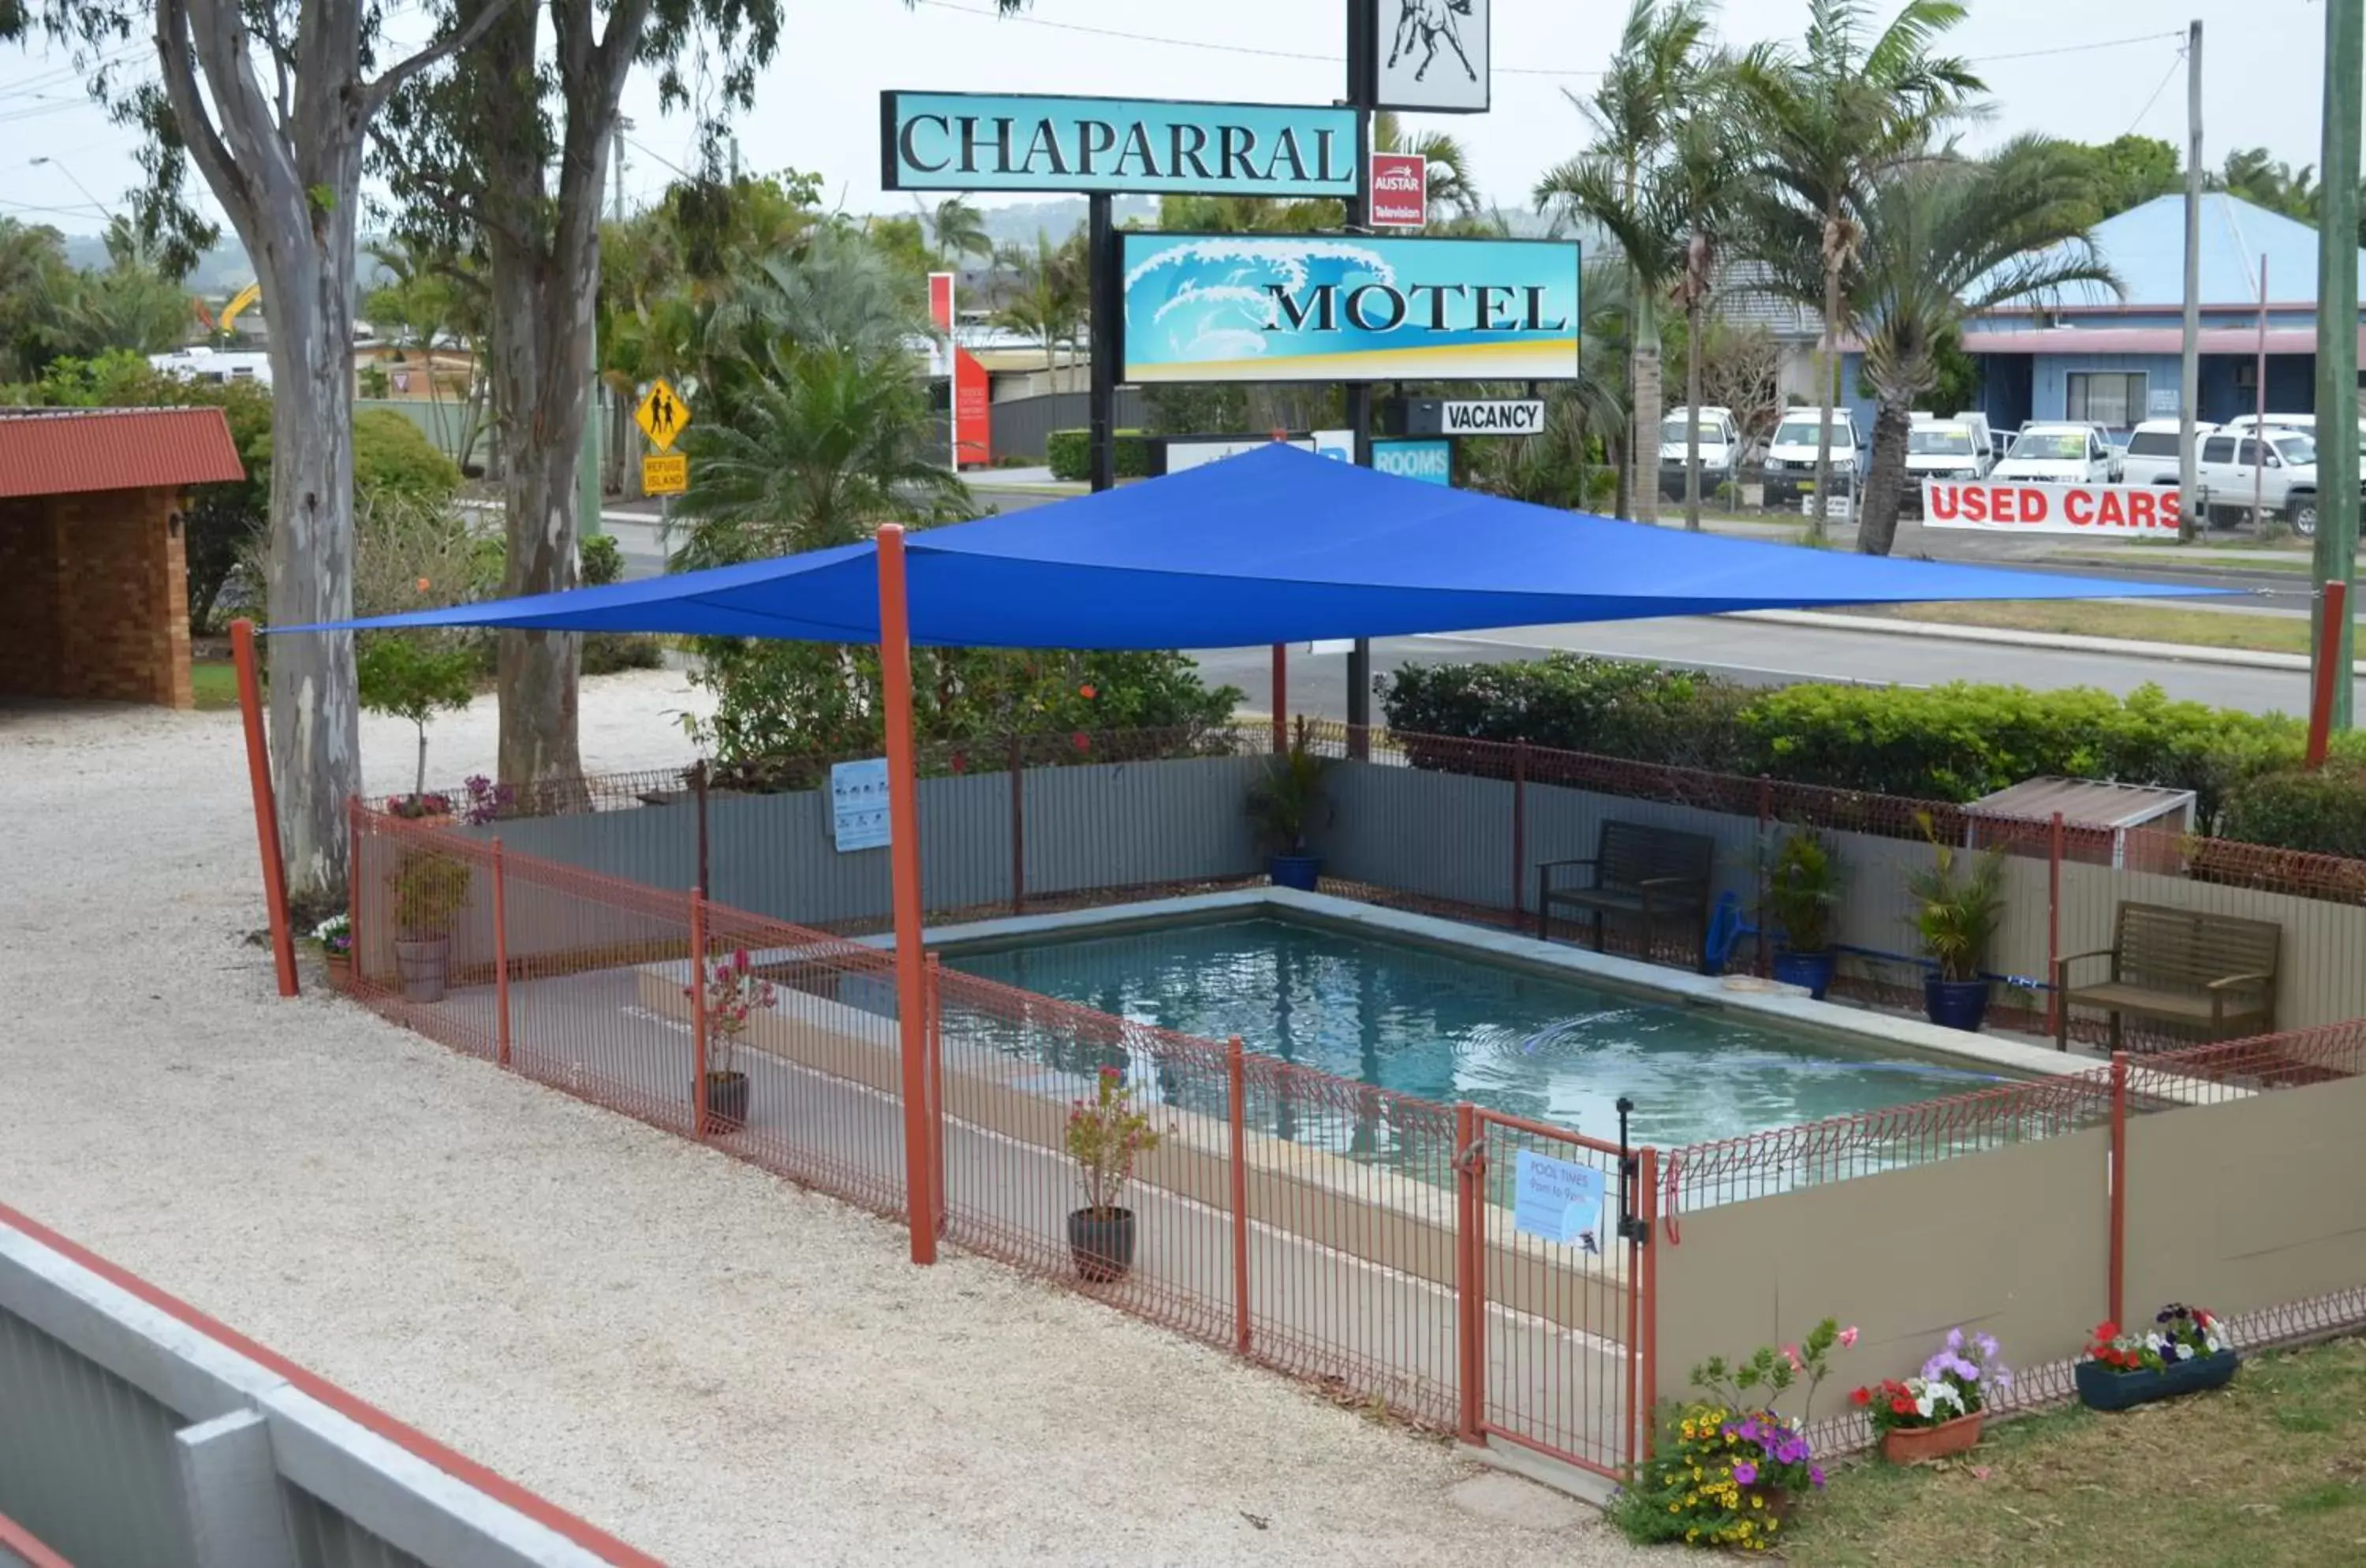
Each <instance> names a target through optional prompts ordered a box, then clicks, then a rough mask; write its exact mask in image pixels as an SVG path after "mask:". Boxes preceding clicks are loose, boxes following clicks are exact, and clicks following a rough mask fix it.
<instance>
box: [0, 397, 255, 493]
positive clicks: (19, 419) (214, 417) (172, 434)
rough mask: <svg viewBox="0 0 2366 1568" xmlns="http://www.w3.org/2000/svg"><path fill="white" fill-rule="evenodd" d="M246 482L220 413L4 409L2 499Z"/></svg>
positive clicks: (0, 423) (0, 419)
mask: <svg viewBox="0 0 2366 1568" xmlns="http://www.w3.org/2000/svg"><path fill="white" fill-rule="evenodd" d="M245 477H246V470H245V468H242V467H241V466H240V464H239V460H238V445H237V443H235V442H233V441H232V440H231V434H230V422H229V421H228V420H227V419H225V418H223V417H222V411H221V410H220V409H207V408H198V409H0V496H18V495H72V494H74V493H75V492H77V491H93V490H148V489H153V488H159V487H163V486H167V485H195V484H211V483H214V482H216V481H218V480H223V479H244V478H245Z"/></svg>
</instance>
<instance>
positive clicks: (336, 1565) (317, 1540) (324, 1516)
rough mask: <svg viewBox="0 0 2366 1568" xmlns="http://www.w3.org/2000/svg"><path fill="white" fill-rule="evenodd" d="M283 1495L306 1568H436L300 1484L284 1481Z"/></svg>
mask: <svg viewBox="0 0 2366 1568" xmlns="http://www.w3.org/2000/svg"><path fill="white" fill-rule="evenodd" d="M279 1496H280V1502H281V1505H282V1506H284V1507H285V1508H286V1509H287V1528H288V1533H289V1534H290V1535H291V1536H293V1537H294V1538H295V1542H296V1561H297V1562H300V1563H302V1564H303V1568H434V1564H432V1563H430V1562H427V1561H426V1560H425V1559H424V1558H419V1557H413V1556H412V1555H411V1553H410V1552H408V1551H403V1550H402V1549H401V1548H400V1547H398V1546H396V1545H394V1544H393V1543H392V1542H391V1541H389V1540H386V1539H385V1538H383V1537H381V1536H376V1535H372V1534H371V1533H370V1532H369V1531H368V1530H366V1529H363V1528H362V1527H361V1526H359V1525H357V1524H355V1522H354V1521H353V1520H352V1519H350V1518H348V1517H346V1516H344V1514H341V1513H339V1512H338V1511H337V1510H336V1509H334V1508H332V1507H331V1506H329V1505H328V1504H326V1503H323V1502H322V1501H321V1499H319V1498H318V1497H315V1496H313V1495H311V1494H310V1492H307V1491H305V1490H304V1489H303V1488H302V1487H300V1486H296V1485H292V1484H290V1483H287V1482H286V1481H282V1482H281V1483H279Z"/></svg>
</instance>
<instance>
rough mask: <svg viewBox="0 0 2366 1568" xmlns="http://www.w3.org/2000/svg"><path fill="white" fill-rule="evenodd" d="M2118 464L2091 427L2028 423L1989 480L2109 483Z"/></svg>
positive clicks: (2094, 427) (2114, 476)
mask: <svg viewBox="0 0 2366 1568" xmlns="http://www.w3.org/2000/svg"><path fill="white" fill-rule="evenodd" d="M2117 466H2118V465H2117V461H2116V459H2114V458H2113V456H2112V448H2111V446H2110V445H2109V444H2108V443H2106V442H2105V441H2104V439H2103V436H2102V433H2101V431H2100V430H2099V429H2097V427H2096V426H2094V425H2091V424H2029V425H2024V426H2023V427H2022V432H2021V434H2019V435H2017V436H2015V437H2014V438H2013V443H2012V449H2011V451H2009V452H2007V453H2006V454H2005V455H2004V461H2003V462H2001V463H1999V464H1998V465H1997V466H1996V469H1995V471H1994V472H1993V473H1991V474H1990V475H1989V478H1991V479H2031V480H2034V481H2036V482H2038V483H2052V484H2109V483H2110V482H2111V481H2112V480H2113V479H2117V478H2118V477H2119V475H2118V473H2117V471H2116V469H2117Z"/></svg>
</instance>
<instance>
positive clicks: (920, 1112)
mask: <svg viewBox="0 0 2366 1568" xmlns="http://www.w3.org/2000/svg"><path fill="white" fill-rule="evenodd" d="M879 684H880V689H881V694H882V698H883V701H884V705H885V708H886V719H887V867H888V875H889V879H890V886H891V889H892V891H893V893H894V895H895V903H896V1037H897V1043H898V1045H899V1046H900V1055H901V1066H902V1069H903V1071H902V1075H901V1079H900V1082H901V1087H902V1090H903V1096H904V1211H905V1217H906V1219H907V1221H908V1223H909V1224H910V1225H911V1232H912V1261H913V1262H915V1263H934V1262H935V1261H936V1260H937V1226H936V1216H935V1215H934V1214H933V1213H930V1208H931V1203H930V1195H931V1193H932V1192H933V1191H934V1183H933V1180H932V1176H933V1167H932V1165H931V1162H930V1159H929V1151H930V1150H931V1149H932V1148H933V1147H934V1146H935V1145H934V1141H933V1140H932V1139H931V1138H930V1136H929V1003H928V998H929V972H928V960H927V958H926V955H925V954H924V953H922V951H921V947H920V943H921V931H922V926H921V921H920V807H919V801H918V798H917V797H916V794H915V792H916V791H917V790H918V782H917V774H916V772H915V769H914V768H913V765H912V626H911V615H910V606H909V604H908V603H907V598H906V594H905V579H904V530H903V529H902V528H900V527H898V526H897V525H895V524H893V523H890V524H887V525H884V526H883V527H881V528H880V530H879Z"/></svg>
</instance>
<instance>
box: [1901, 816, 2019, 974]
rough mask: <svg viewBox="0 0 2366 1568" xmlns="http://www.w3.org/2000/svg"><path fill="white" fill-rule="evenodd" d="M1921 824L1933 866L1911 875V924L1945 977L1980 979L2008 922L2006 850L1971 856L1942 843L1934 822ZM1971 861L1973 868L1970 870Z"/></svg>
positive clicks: (1927, 820) (1908, 879) (1908, 886)
mask: <svg viewBox="0 0 2366 1568" xmlns="http://www.w3.org/2000/svg"><path fill="white" fill-rule="evenodd" d="M1921 821H1922V833H1923V836H1924V837H1925V838H1927V839H1929V840H1931V863H1930V864H1929V865H1927V866H1925V867H1923V868H1922V869H1921V870H1919V871H1914V872H1910V873H1909V874H1907V877H1906V896H1907V897H1909V898H1910V899H1912V900H1913V902H1914V911H1913V913H1911V914H1910V915H1909V916H1907V918H1906V919H1907V923H1908V924H1909V925H1911V926H1912V927H1913V928H1914V936H1915V940H1916V941H1917V942H1920V943H1921V947H1922V952H1923V953H1924V954H1925V955H1926V956H1927V957H1929V958H1930V959H1931V960H1932V962H1934V963H1936V964H1938V966H1939V978H1941V979H1942V980H1977V979H1978V978H1979V977H1980V966H1981V965H1982V964H1986V963H1987V962H1988V955H1989V942H1991V941H1992V940H1994V938H1995V936H1996V931H1997V926H1998V924H1999V923H2000V922H2001V921H2002V920H2003V919H2004V905H2005V890H2004V874H2005V852H2004V851H2003V849H2001V848H1998V849H1992V850H1987V851H1983V852H1981V853H1979V854H1977V855H1973V856H1968V857H1967V855H1966V852H1965V851H1964V850H1963V849H1961V848H1960V847H1958V846H1956V845H1955V844H1951V843H1947V842H1945V841H1944V840H1942V839H1940V837H1939V836H1938V834H1937V832H1936V831H1935V830H1934V829H1932V825H1931V819H1930V818H1927V817H1925V818H1922V819H1921ZM1966 858H1969V859H1970V861H1971V866H1970V869H1969V870H1966V869H1964V862H1965V860H1966Z"/></svg>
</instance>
